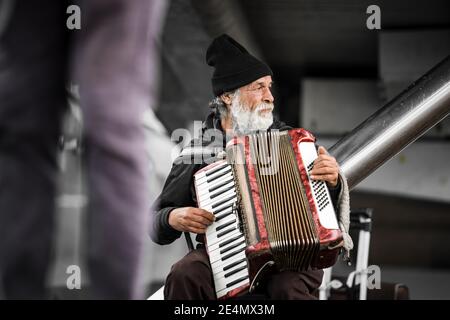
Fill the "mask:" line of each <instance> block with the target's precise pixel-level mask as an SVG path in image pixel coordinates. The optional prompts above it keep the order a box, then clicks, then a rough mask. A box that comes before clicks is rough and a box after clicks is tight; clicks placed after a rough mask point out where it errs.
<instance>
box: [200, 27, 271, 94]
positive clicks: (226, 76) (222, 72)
mask: <svg viewBox="0 0 450 320" xmlns="http://www.w3.org/2000/svg"><path fill="white" fill-rule="evenodd" d="M206 63H207V64H208V65H210V66H212V67H214V73H213V77H212V79H211V82H212V88H213V92H214V95H215V96H219V95H221V94H222V93H224V92H228V91H232V90H234V89H237V88H240V87H242V86H245V85H247V84H249V83H251V82H253V81H255V80H257V79H259V78H261V77H264V76H272V75H273V73H272V70H270V68H269V66H268V65H266V64H265V63H264V62H262V61H260V60H258V59H256V58H255V57H254V56H252V55H251V54H250V53H249V52H248V51H247V50H246V49H245V48H244V47H243V46H242V45H240V44H239V43H238V42H237V41H236V40H234V39H233V38H231V37H230V36H228V35H226V34H223V35H221V36H219V37H217V38H215V39H214V40H213V42H212V43H211V44H210V46H209V47H208V50H207V51H206Z"/></svg>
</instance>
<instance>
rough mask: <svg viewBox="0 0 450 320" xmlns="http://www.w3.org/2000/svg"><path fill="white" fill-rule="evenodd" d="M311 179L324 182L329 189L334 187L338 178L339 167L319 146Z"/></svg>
mask: <svg viewBox="0 0 450 320" xmlns="http://www.w3.org/2000/svg"><path fill="white" fill-rule="evenodd" d="M310 174H311V179H314V180H322V181H326V182H327V184H328V186H329V187H332V188H334V187H336V185H337V183H338V177H339V165H338V163H337V161H336V159H335V158H334V157H332V156H330V155H329V154H328V152H327V150H325V148H324V147H322V146H320V147H319V150H318V157H317V159H316V160H315V161H314V167H313V169H312V170H311V173H310Z"/></svg>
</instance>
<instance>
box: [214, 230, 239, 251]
mask: <svg viewBox="0 0 450 320" xmlns="http://www.w3.org/2000/svg"><path fill="white" fill-rule="evenodd" d="M242 238H244V239H245V236H244V234H243V233H241V232H238V233H235V234H233V235H226V236H224V238H223V239H222V240H220V242H216V243H215V244H213V245H209V244H208V252H214V251H216V250H218V249H221V248H223V247H225V246H227V245H228V244H230V243H231V242H233V243H234V242H236V241H239V239H242ZM226 242H228V243H227V244H226V245H223V246H222V247H221V245H222V244H223V243H226Z"/></svg>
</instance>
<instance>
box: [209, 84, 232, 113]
mask: <svg viewBox="0 0 450 320" xmlns="http://www.w3.org/2000/svg"><path fill="white" fill-rule="evenodd" d="M238 93H239V89H236V90H234V91H230V92H225V93H224V94H229V95H230V96H231V97H232V98H234V97H235V95H236V94H238ZM209 107H210V108H211V109H212V110H213V111H214V112H215V113H216V114H218V115H220V119H224V118H227V117H228V115H229V111H228V108H227V105H226V104H225V102H223V101H222V98H221V97H220V96H217V97H214V99H212V100H211V101H210V102H209Z"/></svg>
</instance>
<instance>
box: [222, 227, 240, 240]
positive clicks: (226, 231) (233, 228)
mask: <svg viewBox="0 0 450 320" xmlns="http://www.w3.org/2000/svg"><path fill="white" fill-rule="evenodd" d="M234 230H236V227H234V226H233V227H232V228H229V229H227V230H224V231H222V232H220V233H218V234H217V238H220V237H223V236H224V235H226V234H228V233H230V232H231V231H234Z"/></svg>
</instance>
